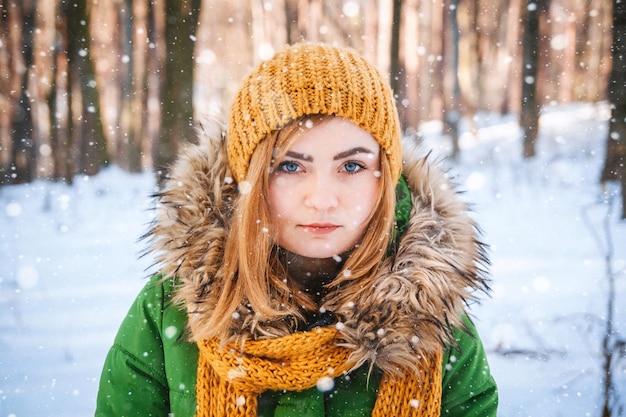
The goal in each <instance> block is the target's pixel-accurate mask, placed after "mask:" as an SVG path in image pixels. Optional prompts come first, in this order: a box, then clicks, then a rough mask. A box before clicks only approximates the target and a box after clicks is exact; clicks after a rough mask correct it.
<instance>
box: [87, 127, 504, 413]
mask: <svg viewBox="0 0 626 417" xmlns="http://www.w3.org/2000/svg"><path fill="white" fill-rule="evenodd" d="M204 127H205V130H204V131H205V132H208V136H207V137H201V138H200V139H199V144H198V145H192V146H190V147H188V148H186V149H185V151H184V152H183V153H182V154H181V156H180V157H179V159H178V161H177V162H176V164H175V165H174V167H173V169H172V171H171V180H170V181H169V182H167V183H166V185H165V186H164V189H163V191H162V193H161V194H160V201H159V204H158V205H157V213H156V219H155V223H154V225H153V228H152V229H151V231H150V233H149V234H148V236H149V238H150V241H151V246H150V251H151V252H152V254H153V255H154V256H155V259H156V262H157V263H158V266H159V275H155V276H154V277H153V278H152V279H151V280H150V282H149V283H148V284H147V285H146V286H145V288H144V289H143V290H142V291H141V293H140V294H139V296H138V297H137V299H136V301H135V302H134V304H133V305H132V307H131V308H130V311H129V312H128V315H127V316H126V318H125V320H124V321H123V323H122V325H121V327H120V329H119V332H118V335H117V337H116V339H115V343H114V345H113V346H112V348H111V350H110V351H109V354H108V356H107V358H106V361H105V364H104V368H103V371H102V376H101V381H100V388H99V392H98V399H97V409H96V416H98V417H114V416H115V417H135V416H137V417H138V416H142V417H148V416H162V417H166V416H174V417H192V416H194V414H195V409H196V400H195V386H196V375H197V365H198V349H197V347H196V345H195V343H190V342H189V341H188V340H189V334H188V332H189V329H192V330H191V331H192V332H193V338H194V339H195V340H203V339H205V338H206V337H205V334H207V329H206V328H204V327H203V326H205V325H206V322H205V321H203V317H204V315H203V314H190V315H189V316H188V315H187V314H186V312H185V307H181V305H180V303H173V302H171V300H172V297H173V296H175V297H176V300H179V301H181V302H182V303H183V304H184V305H192V306H193V309H194V311H202V312H209V313H210V311H211V310H212V308H213V306H214V305H215V301H216V297H217V296H218V294H216V293H217V291H211V290H207V288H209V289H210V288H213V287H214V285H215V282H214V281H213V280H214V279H216V278H215V277H219V276H223V275H220V274H219V273H218V272H219V270H220V268H221V266H222V264H223V262H224V261H223V256H222V255H223V252H222V251H223V247H224V241H225V238H226V235H227V233H228V224H229V222H230V218H231V216H232V205H233V202H234V201H235V200H236V199H237V198H238V191H237V187H236V184H233V182H232V181H228V180H227V178H226V177H228V175H229V174H228V166H227V162H226V161H227V159H226V157H225V149H224V141H223V138H222V136H221V131H223V128H222V127H220V126H217V127H215V126H214V127H213V128H211V126H207V125H205V126H204ZM211 132H213V133H211ZM403 166H404V168H403V177H402V179H401V181H400V182H399V184H398V187H397V193H396V194H397V199H398V201H397V206H396V224H397V234H396V236H395V238H394V239H393V244H392V245H391V246H390V247H389V248H388V254H389V257H388V259H387V260H386V262H384V264H382V265H381V267H380V269H379V271H378V274H377V277H376V280H375V281H374V285H372V286H371V287H368V288H366V289H363V288H361V286H360V285H359V282H358V280H354V281H349V282H345V283H344V284H343V285H342V286H341V289H340V291H341V293H342V295H345V296H348V297H349V298H347V299H349V300H351V302H350V303H347V304H346V303H342V302H340V301H337V300H338V299H340V297H338V298H337V299H336V298H334V297H335V296H337V294H335V293H333V292H332V291H330V292H329V293H328V294H325V296H324V299H323V300H322V303H323V304H322V305H323V306H324V307H327V306H328V308H326V310H327V311H332V313H333V315H334V316H335V317H336V318H337V320H339V321H341V323H342V326H341V330H340V337H341V339H342V341H343V342H344V343H346V344H347V345H348V346H353V347H354V352H353V356H354V357H353V358H351V359H353V360H354V362H355V363H365V365H363V367H362V368H359V369H356V370H354V371H352V372H351V373H350V374H349V375H348V376H347V377H346V376H342V377H338V378H336V379H335V383H334V387H333V389H332V390H330V391H328V392H325V393H321V392H318V391H317V389H316V388H315V387H313V388H311V389H309V390H305V391H302V392H265V393H263V394H261V395H260V396H259V407H258V412H259V415H261V416H279V417H280V416H298V417H308V416H316V417H317V416H319V417H322V416H329V417H333V416H341V417H354V416H368V415H371V411H372V408H373V406H374V402H375V400H376V392H377V388H378V383H379V380H380V377H381V375H382V374H383V373H384V372H385V371H389V370H395V369H397V364H398V363H401V362H402V360H406V358H413V357H416V358H417V356H418V355H419V354H420V353H424V354H429V353H431V351H429V350H428V349H429V347H433V346H440V345H441V343H442V342H443V343H444V345H445V346H446V349H445V351H444V356H443V360H442V363H441V366H442V369H443V374H442V378H443V380H442V388H443V393H442V399H441V415H442V416H458V417H461V416H462V417H472V416H480V417H490V416H495V415H496V408H497V403H498V395H497V389H496V384H495V382H494V380H493V378H492V376H491V374H490V371H489V366H488V364H487V360H486V357H485V352H484V350H483V346H482V343H481V341H480V338H479V337H478V335H477V334H476V329H475V327H474V325H473V324H472V323H471V321H470V320H469V319H468V316H467V312H466V303H467V302H468V301H471V300H472V299H474V298H475V294H476V293H477V292H480V291H481V290H486V284H485V278H484V268H483V267H484V266H485V264H486V263H487V259H486V256H485V252H484V248H483V245H482V244H481V243H480V241H479V239H478V236H477V227H476V225H475V224H474V222H473V220H472V219H471V218H470V217H469V216H468V215H467V208H466V205H465V204H464V203H462V202H461V201H460V200H459V199H458V198H457V196H456V192H455V191H454V189H453V188H452V187H451V185H450V183H449V181H448V179H447V178H446V176H445V175H444V174H443V173H442V172H441V171H440V170H438V169H437V168H436V167H435V166H433V165H431V164H430V163H428V162H427V161H426V160H425V159H424V158H421V157H420V156H419V153H418V151H417V150H416V149H415V148H413V147H411V145H410V144H404V155H403ZM160 277H168V278H167V279H165V280H163V279H160ZM174 283H175V284H174ZM335 291H339V290H335ZM237 313H238V314H240V317H244V316H245V315H246V314H254V312H253V311H251V310H247V309H246V308H245V306H243V307H242V310H241V311H240V310H238V311H237ZM238 323H243V324H242V326H245V325H246V324H245V323H249V321H245V320H239V321H238ZM257 327H259V326H257ZM239 330H240V332H241V333H243V334H248V335H249V336H250V337H252V338H256V337H258V336H259V335H258V334H255V333H254V332H255V331H256V330H255V329H251V328H245V327H244V328H241V329H239ZM263 330H266V331H268V332H269V333H271V334H276V335H284V334H285V323H284V322H282V321H277V322H272V321H271V320H264V321H263ZM370 365H372V369H373V372H371V373H370V374H369V375H368V372H369V369H370ZM390 417H392V416H390Z"/></svg>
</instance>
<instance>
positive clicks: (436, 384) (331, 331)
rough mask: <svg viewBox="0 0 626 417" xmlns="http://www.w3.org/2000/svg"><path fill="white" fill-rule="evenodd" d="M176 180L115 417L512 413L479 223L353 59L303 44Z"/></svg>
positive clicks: (101, 403)
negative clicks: (484, 309) (480, 316)
mask: <svg viewBox="0 0 626 417" xmlns="http://www.w3.org/2000/svg"><path fill="white" fill-rule="evenodd" d="M222 132H223V128H222V125H220V124H219V123H217V122H215V123H212V124H211V125H210V126H205V130H204V132H203V134H202V135H201V139H200V143H199V144H198V145H194V146H189V147H187V148H186V149H185V151H184V152H183V153H182V154H181V156H180V158H179V160H178V162H177V163H176V165H175V166H174V167H173V170H172V173H171V179H170V181H169V182H168V183H167V185H166V186H165V188H164V190H163V192H162V193H161V194H160V196H159V204H158V209H157V218H156V221H155V225H154V227H153V228H152V230H151V232H150V234H149V236H150V237H151V241H152V243H151V248H152V251H153V253H154V255H155V257H156V259H157V262H158V264H159V266H160V270H159V274H157V275H155V276H154V277H153V278H152V279H151V280H150V282H149V283H148V284H147V285H146V286H145V288H144V290H143V291H142V292H141V293H140V294H139V296H138V297H137V299H136V301H135V303H134V304H133V306H132V307H131V309H130V311H129V313H128V315H127V317H126V319H125V320H124V322H123V323H122V325H121V327H120V330H119V333H118V335H117V337H116V339H115V343H114V345H113V347H112V348H111V350H110V352H109V355H108V356H107V359H106V363H105V365H104V369H103V373H102V378H101V382H100V390H99V394H98V403H97V410H96V416H176V417H182V416H189V417H191V416H256V415H259V416H370V415H373V416H439V415H445V416H464V417H467V416H495V415H496V408H497V390H496V385H495V382H494V380H493V378H492V377H491V374H490V372H489V367H488V364H487V360H486V358H485V353H484V351H483V347H482V344H481V342H480V339H479V337H478V335H477V334H476V330H475V327H474V326H473V324H472V322H471V321H470V320H469V319H468V317H467V312H466V306H467V302H469V301H470V300H472V299H473V298H474V297H475V293H476V291H481V290H482V291H486V290H487V286H486V283H485V277H484V269H483V267H484V266H485V264H486V263H487V260H486V258H485V254H484V248H483V246H482V244H481V243H480V241H479V240H478V236H477V231H476V227H475V224H474V223H473V221H472V220H471V219H470V217H468V215H467V214H466V207H465V205H464V204H463V203H461V202H460V201H459V200H458V199H457V198H456V195H455V192H454V190H453V189H452V188H451V186H450V184H449V183H448V181H447V179H446V177H445V176H444V175H443V174H442V173H441V172H440V171H438V170H437V169H436V168H435V167H433V166H431V165H429V164H428V163H427V162H426V161H425V160H424V159H421V158H420V157H419V156H418V155H417V150H416V149H414V148H413V147H410V146H408V147H405V149H404V154H403V150H402V145H401V133H400V126H399V121H398V116H397V111H396V108H395V105H394V101H393V97H392V94H391V91H390V90H389V87H388V86H387V84H386V83H385V82H384V81H383V78H382V77H381V75H380V74H379V73H378V71H377V70H376V69H375V68H374V67H373V66H372V65H371V64H369V63H368V62H367V61H366V60H364V59H363V58H362V57H361V56H360V55H358V54H357V53H356V52H354V51H353V50H350V49H344V48H337V47H333V46H328V45H323V44H297V45H294V46H290V47H287V48H285V49H284V50H282V51H280V52H279V53H277V54H276V55H275V56H274V57H273V58H272V59H270V60H269V61H266V62H263V63H261V64H260V65H259V66H258V67H257V68H256V69H255V70H254V71H253V72H252V73H251V74H250V75H249V76H248V77H247V78H246V79H245V80H244V82H243V85H242V86H241V89H240V90H239V92H238V94H237V96H236V98H235V100H234V102H233V104H232V106H231V109H230V115H229V121H228V124H227V126H226V129H225V133H222Z"/></svg>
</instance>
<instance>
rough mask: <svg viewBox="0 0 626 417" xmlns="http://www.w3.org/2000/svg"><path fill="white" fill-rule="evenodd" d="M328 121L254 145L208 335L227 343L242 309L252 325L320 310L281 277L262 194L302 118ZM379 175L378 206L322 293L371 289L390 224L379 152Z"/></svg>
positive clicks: (391, 196)
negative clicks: (252, 315)
mask: <svg viewBox="0 0 626 417" xmlns="http://www.w3.org/2000/svg"><path fill="white" fill-rule="evenodd" d="M331 117H334V116H326V115H313V116H304V117H302V118H300V119H298V120H296V121H294V122H291V123H290V124H289V125H287V126H286V127H284V128H283V129H281V130H277V131H274V132H272V133H270V134H269V135H267V137H266V138H265V139H264V140H262V141H260V142H259V144H258V145H257V147H256V149H255V151H254V154H253V155H252V158H251V159H250V165H249V168H248V172H247V177H246V181H244V182H241V183H240V184H239V187H240V196H239V198H238V201H237V202H236V204H235V209H234V212H233V217H232V224H231V228H230V232H229V234H228V237H227V240H226V246H225V252H224V262H225V264H224V269H223V272H224V275H223V277H224V282H223V286H222V288H221V294H220V295H219V297H218V298H217V302H216V305H215V307H214V309H213V311H212V314H211V317H210V319H209V320H210V324H211V325H210V326H208V327H209V328H211V329H212V330H213V332H212V333H213V334H212V335H210V336H222V338H223V339H228V338H229V337H230V336H233V332H234V330H233V329H235V328H239V329H241V327H240V326H239V327H237V326H232V325H231V324H232V323H233V320H235V319H236V315H237V314H236V312H237V311H238V310H240V309H241V306H242V305H245V307H246V309H247V310H252V311H253V312H254V313H255V315H256V318H255V321H258V322H259V323H262V322H264V321H275V320H281V319H284V318H286V317H288V316H291V317H293V318H295V319H296V320H302V319H303V311H312V310H316V309H317V308H319V307H320V306H319V305H317V304H316V303H315V302H314V301H313V299H311V298H310V296H309V295H307V294H306V293H305V292H303V291H298V288H297V285H296V284H295V283H293V282H292V281H291V280H289V279H288V277H287V273H286V270H285V268H284V265H283V264H282V263H281V261H280V259H279V257H278V251H277V245H276V242H275V240H274V239H273V237H272V234H273V233H272V224H271V218H270V212H269V207H268V204H267V190H268V188H269V177H270V173H271V170H272V168H273V167H274V165H275V164H276V163H277V162H279V161H280V159H281V158H282V156H283V155H284V154H285V153H286V152H287V150H288V149H289V147H290V145H291V143H293V141H294V140H295V136H296V132H297V131H298V129H299V128H300V126H301V125H302V123H304V122H305V121H306V120H308V119H311V120H314V122H316V123H324V120H328V119H330V118H331ZM380 171H381V176H380V187H379V194H378V198H377V200H376V201H378V204H377V205H376V206H375V208H374V210H373V211H372V213H371V215H370V218H369V219H368V221H369V226H368V228H367V230H366V232H365V234H364V236H363V238H362V240H361V241H360V243H359V244H358V245H357V246H356V248H355V249H354V250H353V251H352V252H351V253H350V255H349V256H348V258H347V259H346V261H345V263H344V265H343V267H342V269H341V271H340V272H339V274H338V275H337V276H336V277H335V278H334V279H333V280H332V281H331V282H330V283H329V284H328V285H327V289H328V291H332V292H334V293H336V292H342V291H345V290H346V288H347V287H349V286H350V285H353V284H354V285H358V286H359V287H361V288H362V287H363V286H367V285H371V283H372V281H373V280H374V278H375V276H376V273H377V271H378V268H379V266H380V264H381V262H382V260H383V259H384V258H385V255H386V252H387V248H388V245H389V242H390V239H391V236H392V235H393V233H392V232H393V228H394V225H395V223H394V220H395V185H396V184H395V178H394V174H393V172H392V170H391V167H390V164H389V160H388V157H387V155H386V153H385V152H382V151H381V152H380ZM349 292H350V291H347V293H349ZM333 298H334V300H335V301H337V300H340V299H342V298H344V297H342V296H341V294H334V295H333ZM347 301H349V299H347V295H346V302H347ZM322 302H323V300H322ZM333 304H336V303H333ZM233 316H235V318H234V317H233Z"/></svg>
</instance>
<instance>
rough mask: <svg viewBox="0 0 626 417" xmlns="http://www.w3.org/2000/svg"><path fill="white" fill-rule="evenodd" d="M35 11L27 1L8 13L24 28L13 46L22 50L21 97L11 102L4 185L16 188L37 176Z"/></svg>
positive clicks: (20, 70) (31, 2)
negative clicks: (32, 95)
mask: <svg viewBox="0 0 626 417" xmlns="http://www.w3.org/2000/svg"><path fill="white" fill-rule="evenodd" d="M35 8H36V4H35V2H34V1H28V0H26V1H21V2H17V3H16V4H15V5H14V6H13V7H11V10H10V11H9V12H11V11H14V12H15V16H14V19H11V20H12V21H13V22H14V23H15V24H20V25H21V27H20V28H21V31H20V35H21V39H20V41H19V43H16V44H14V45H12V46H15V45H19V46H20V51H19V54H20V55H21V65H20V67H21V68H19V69H18V71H17V74H16V76H18V77H19V79H20V83H19V89H18V90H17V92H18V94H19V97H18V98H17V100H14V101H11V106H12V109H11V110H12V111H11V113H10V114H11V118H10V131H11V154H10V155H11V157H10V161H11V162H10V165H9V172H7V173H6V174H5V176H4V177H5V178H3V181H2V182H5V181H6V182H9V183H13V184H18V183H24V182H30V181H32V180H33V179H34V178H35V176H36V166H37V161H36V160H35V158H36V156H37V154H36V152H35V146H34V145H35V144H34V142H33V111H32V103H31V100H30V94H29V84H30V78H31V68H32V66H33V33H34V30H35ZM16 34H17V33H16ZM16 67H17V65H16ZM14 69H15V67H14ZM13 94H15V93H13Z"/></svg>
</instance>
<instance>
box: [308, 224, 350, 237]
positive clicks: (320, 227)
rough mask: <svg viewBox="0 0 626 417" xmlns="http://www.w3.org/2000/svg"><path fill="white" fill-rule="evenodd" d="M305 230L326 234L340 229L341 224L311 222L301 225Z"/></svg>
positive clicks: (315, 233) (316, 233)
mask: <svg viewBox="0 0 626 417" xmlns="http://www.w3.org/2000/svg"><path fill="white" fill-rule="evenodd" d="M301 227H302V228H303V229H304V231H305V232H307V233H312V234H314V235H326V234H328V233H332V232H334V231H335V230H337V229H339V227H340V226H337V225H336V224H332V223H311V224H304V225H302V226H301Z"/></svg>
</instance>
